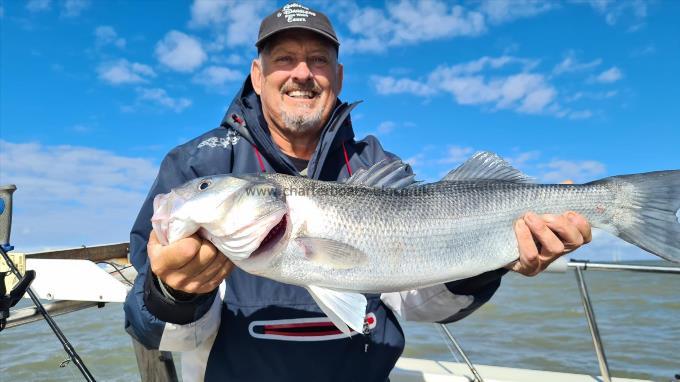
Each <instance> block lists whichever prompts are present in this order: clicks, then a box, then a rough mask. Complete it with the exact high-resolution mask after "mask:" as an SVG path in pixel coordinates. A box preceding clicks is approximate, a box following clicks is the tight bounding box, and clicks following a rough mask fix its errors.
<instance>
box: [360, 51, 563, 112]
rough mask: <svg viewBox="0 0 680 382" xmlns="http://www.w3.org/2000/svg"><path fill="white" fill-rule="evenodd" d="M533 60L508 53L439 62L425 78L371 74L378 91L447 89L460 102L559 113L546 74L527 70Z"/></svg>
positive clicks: (422, 93) (421, 93)
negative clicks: (504, 71)
mask: <svg viewBox="0 0 680 382" xmlns="http://www.w3.org/2000/svg"><path fill="white" fill-rule="evenodd" d="M508 65H519V66H521V68H520V72H519V73H517V74H512V75H500V76H498V75H491V74H488V73H486V72H487V71H493V70H497V69H501V68H505V67H506V66H508ZM536 65H537V62H536V61H532V60H527V59H521V58H516V57H510V56H502V57H497V58H492V57H482V58H480V59H477V60H474V61H470V62H466V63H461V64H457V65H453V66H440V67H438V68H437V69H435V70H434V71H432V72H431V73H430V74H429V75H428V77H427V79H426V80H420V81H417V80H412V79H407V78H402V79H397V78H394V77H379V76H375V77H373V84H374V86H375V87H376V90H377V92H378V93H379V94H398V93H411V94H415V95H419V96H429V95H433V94H436V93H441V92H444V93H449V94H451V95H453V98H454V100H455V101H456V102H457V103H458V104H461V105H487V106H491V107H492V108H493V109H510V110H514V111H515V112H517V113H526V114H558V113H559V112H560V111H561V110H560V109H559V107H558V106H557V105H556V103H555V101H556V97H557V90H556V89H555V88H554V87H553V86H552V85H550V84H549V83H548V81H547V79H546V78H545V76H543V75H541V74H536V73H530V72H528V71H529V70H531V69H532V68H533V67H535V66H536Z"/></svg>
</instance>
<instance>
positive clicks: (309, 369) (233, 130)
mask: <svg viewBox="0 0 680 382" xmlns="http://www.w3.org/2000/svg"><path fill="white" fill-rule="evenodd" d="M256 46H257V48H258V52H259V57H258V58H257V59H256V60H254V61H253V63H252V66H251V72H250V76H249V77H248V78H247V79H246V80H245V82H244V84H243V88H242V89H241V90H240V92H239V94H238V95H237V96H236V98H235V99H234V101H233V103H232V104H231V106H230V107H229V109H228V111H227V114H226V116H225V117H224V119H223V121H222V124H221V126H220V127H219V128H217V129H214V130H212V131H210V132H208V133H206V134H204V135H202V136H200V137H198V138H196V139H194V140H192V141H190V142H188V143H186V144H184V145H181V146H179V147H177V148H175V149H174V150H172V151H171V152H170V153H169V154H168V155H167V156H166V158H165V159H164V160H163V163H162V164H161V168H160V171H159V174H158V178H157V179H156V181H155V183H154V184H153V186H152V189H151V191H150V193H149V195H148V198H147V200H146V202H145V203H144V206H143V207H142V209H141V211H140V213H139V216H138V218H137V221H136V223H135V225H134V227H133V230H132V233H131V243H130V255H131V260H132V262H133V264H134V266H135V267H136V268H137V270H138V271H139V275H138V277H137V280H136V281H135V287H134V289H133V291H132V292H131V293H130V294H129V296H128V299H127V301H126V304H125V312H126V328H127V329H128V331H129V332H130V334H131V335H133V336H134V337H135V338H137V339H138V340H139V341H141V342H142V343H143V344H145V345H146V346H147V347H151V348H160V349H161V350H171V351H184V353H183V354H182V373H183V376H184V380H185V381H189V380H201V379H203V378H204V379H205V380H230V381H306V380H315V381H326V380H337V381H385V380H387V378H388V375H389V372H390V370H391V369H392V368H393V366H394V364H395V362H396V361H397V359H398V357H399V356H400V354H401V352H402V349H403V346H404V336H403V332H402V331H401V328H400V326H399V323H398V322H397V319H396V317H395V313H397V314H398V315H400V316H402V317H403V318H405V319H411V320H419V321H430V322H452V321H456V320H459V319H461V318H463V317H465V316H467V315H468V314H470V313H471V312H472V311H474V310H475V309H477V308H478V307H479V306H481V305H482V304H483V303H485V302H486V301H488V300H489V299H490V298H491V296H492V295H493V293H494V292H495V291H496V289H497V288H498V286H499V285H500V278H501V276H502V275H503V274H504V273H506V272H507V269H499V270H495V271H491V272H487V273H484V274H481V275H479V276H476V277H472V278H470V279H465V280H459V281H455V282H450V283H447V284H445V285H436V286H433V287H429V288H424V289H421V290H417V291H406V292H402V293H386V294H383V295H368V296H367V300H368V306H367V316H366V322H365V327H364V332H363V333H361V334H357V333H354V335H352V336H351V337H347V336H345V335H343V334H341V333H340V332H339V331H338V330H337V329H336V328H335V327H334V326H333V325H332V324H331V323H330V322H329V320H328V319H327V317H325V316H324V314H323V313H322V312H321V311H320V309H319V307H318V306H317V304H316V303H315V302H314V300H313V299H312V297H311V296H310V295H309V294H308V292H307V291H306V290H305V289H303V288H300V287H297V286H292V285H286V284H281V283H278V282H275V281H272V280H269V279H264V278H260V277H256V276H252V275H250V274H247V273H245V272H243V271H241V270H240V269H237V268H234V267H233V265H232V264H231V263H230V262H229V261H228V260H227V258H226V256H223V255H222V254H220V253H218V252H217V250H216V249H215V247H214V246H213V245H212V244H211V243H209V242H208V241H206V240H204V239H201V238H199V237H198V236H197V235H194V236H192V237H190V238H187V239H183V240H180V241H178V242H175V243H173V244H170V245H168V246H162V245H161V244H159V242H158V240H157V238H156V236H155V233H154V232H151V224H150V221H149V219H150V217H151V215H152V212H153V211H152V200H153V197H154V196H155V195H156V194H158V193H164V192H168V191H169V190H170V189H171V188H173V187H176V186H178V185H180V184H182V183H184V182H185V181H187V180H190V179H193V178H196V177H200V176H208V175H213V174H223V173H257V172H279V173H285V174H291V175H302V176H308V177H310V178H314V179H321V180H331V181H335V180H343V179H346V178H348V177H349V176H350V175H351V173H352V172H353V171H356V170H358V169H360V168H366V167H369V166H370V165H372V164H374V163H376V162H378V161H380V160H382V159H385V158H389V159H396V158H395V157H394V155H392V154H390V153H388V152H386V151H384V150H383V149H382V147H381V146H380V144H379V143H378V141H377V140H376V139H375V137H371V136H369V137H366V138H364V139H363V140H361V141H355V140H354V133H353V131H352V126H351V122H350V118H349V114H350V111H351V110H352V109H353V108H354V107H355V106H356V104H351V105H348V104H346V103H343V102H341V101H340V100H339V99H338V98H337V97H338V95H339V94H340V90H341V88H342V80H343V67H342V65H341V64H339V63H338V48H339V42H338V40H337V37H336V35H335V31H334V30H333V27H332V26H331V24H330V22H329V21H328V19H327V17H326V16H325V15H323V14H322V13H320V12H318V11H314V10H311V9H309V8H306V7H304V6H302V5H300V4H289V5H286V6H284V7H283V8H282V9H280V10H278V11H276V12H274V13H273V14H272V15H270V16H268V17H267V18H265V19H264V20H263V22H262V24H261V26H260V32H259V37H258V41H257V43H256ZM515 231H516V234H517V238H518V243H519V249H520V253H521V256H520V259H519V261H518V262H516V263H514V264H511V265H508V268H509V269H512V270H513V271H517V272H520V273H523V274H526V275H534V274H536V273H539V272H540V271H542V270H543V269H545V267H546V266H547V265H548V264H549V263H550V262H552V261H553V260H554V259H556V258H557V257H559V256H561V255H562V254H564V253H566V252H568V251H571V250H573V249H575V248H577V247H579V246H580V245H581V244H583V243H584V242H587V241H589V240H590V226H589V225H588V223H587V222H586V221H585V220H584V219H583V218H582V217H581V216H579V215H577V214H574V213H569V214H565V215H563V216H542V217H539V216H536V215H535V214H527V215H526V216H525V217H524V218H523V219H520V220H518V221H517V222H516V226H515Z"/></svg>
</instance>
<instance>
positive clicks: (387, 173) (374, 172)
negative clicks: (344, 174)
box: [345, 159, 416, 188]
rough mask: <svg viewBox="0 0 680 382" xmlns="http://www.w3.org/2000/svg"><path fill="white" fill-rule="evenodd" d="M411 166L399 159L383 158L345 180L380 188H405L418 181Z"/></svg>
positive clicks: (348, 182)
mask: <svg viewBox="0 0 680 382" xmlns="http://www.w3.org/2000/svg"><path fill="white" fill-rule="evenodd" d="M414 178H415V175H414V174H413V172H412V171H411V166H410V165H408V164H407V163H404V162H402V161H400V160H398V159H383V160H381V161H380V162H378V163H376V164H374V165H373V166H371V167H369V168H368V169H367V170H364V169H360V170H358V171H356V172H355V173H354V174H352V176H351V177H350V178H349V179H347V180H346V181H345V183H347V184H354V185H362V186H369V187H380V188H404V187H408V186H410V185H412V184H414V183H416V181H415V180H414Z"/></svg>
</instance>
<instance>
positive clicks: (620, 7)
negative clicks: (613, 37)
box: [577, 0, 647, 29]
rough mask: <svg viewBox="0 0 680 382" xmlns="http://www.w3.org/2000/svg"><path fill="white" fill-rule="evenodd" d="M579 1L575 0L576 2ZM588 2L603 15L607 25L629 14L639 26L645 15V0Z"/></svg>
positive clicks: (599, 0) (593, 0)
mask: <svg viewBox="0 0 680 382" xmlns="http://www.w3.org/2000/svg"><path fill="white" fill-rule="evenodd" d="M579 2H580V1H577V3H579ZM588 4H590V6H591V7H592V8H593V9H595V10H596V11H597V12H598V13H600V14H602V15H604V17H605V21H606V22H607V24H609V25H616V24H617V23H618V21H619V19H621V18H622V17H624V16H628V15H630V16H632V18H633V19H635V20H636V23H637V24H636V25H637V26H638V27H639V23H640V21H641V20H644V19H645V18H646V17H647V2H646V1H645V0H630V1H613V0H589V1H588ZM638 29H639V28H638Z"/></svg>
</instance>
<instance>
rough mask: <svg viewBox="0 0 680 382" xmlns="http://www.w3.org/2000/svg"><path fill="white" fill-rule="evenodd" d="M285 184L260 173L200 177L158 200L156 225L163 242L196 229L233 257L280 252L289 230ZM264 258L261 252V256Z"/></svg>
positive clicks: (154, 225)
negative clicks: (254, 174) (256, 174)
mask: <svg viewBox="0 0 680 382" xmlns="http://www.w3.org/2000/svg"><path fill="white" fill-rule="evenodd" d="M287 214H288V206H287V205H286V201H285V194H284V192H283V190H282V189H281V187H280V186H279V185H278V184H277V183H276V182H273V181H271V180H268V179H266V178H263V177H259V176H248V175H242V176H232V175H218V176H211V177H204V178H198V179H195V180H192V181H189V182H187V183H185V184H184V185H182V186H181V187H178V188H176V189H173V190H172V191H170V192H169V193H167V194H159V195H157V196H156V197H155V199H154V214H153V217H152V218H151V222H152V225H153V227H154V230H155V231H156V233H157V235H158V236H159V241H160V242H161V243H163V244H168V243H172V242H174V241H176V240H179V239H181V238H185V237H188V236H190V235H192V234H194V233H196V232H198V233H199V234H200V236H202V237H204V238H206V239H208V240H210V241H211V242H212V243H213V244H214V245H215V246H216V247H217V249H218V250H219V251H220V252H222V253H223V254H225V255H226V256H227V257H229V258H230V259H231V260H233V261H243V260H245V259H248V258H249V257H250V256H251V255H253V254H254V253H255V254H258V255H259V254H261V253H266V254H272V253H270V252H272V251H281V250H282V249H283V245H282V244H281V243H279V242H280V240H281V238H282V237H283V235H284V234H285V233H286V232H287V231H289V229H288V226H289V224H288V219H286V215H287ZM258 257H259V256H258Z"/></svg>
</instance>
